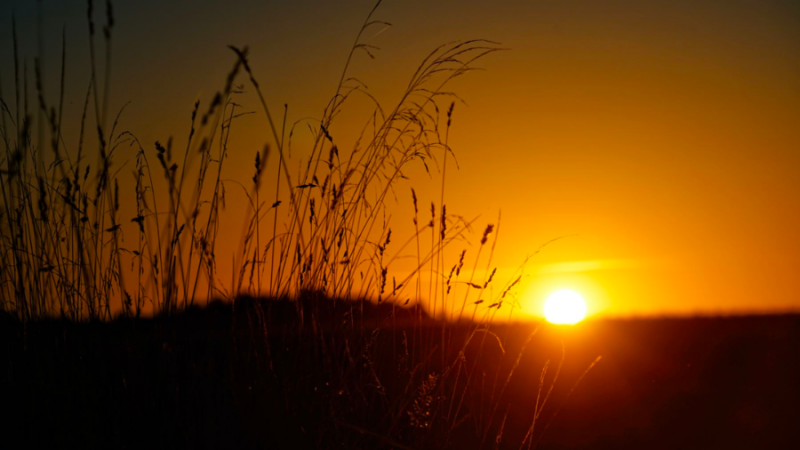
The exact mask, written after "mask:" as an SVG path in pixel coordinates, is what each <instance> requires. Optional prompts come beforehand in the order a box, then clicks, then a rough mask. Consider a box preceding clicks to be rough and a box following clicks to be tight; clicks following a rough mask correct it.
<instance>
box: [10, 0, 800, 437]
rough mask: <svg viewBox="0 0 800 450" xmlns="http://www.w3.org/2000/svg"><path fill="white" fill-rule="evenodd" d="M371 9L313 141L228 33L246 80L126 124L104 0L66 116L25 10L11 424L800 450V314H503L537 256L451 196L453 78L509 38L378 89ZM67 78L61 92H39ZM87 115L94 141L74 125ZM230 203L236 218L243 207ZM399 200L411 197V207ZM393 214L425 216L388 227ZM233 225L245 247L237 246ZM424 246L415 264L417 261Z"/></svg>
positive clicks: (17, 87) (514, 307) (14, 218)
mask: <svg viewBox="0 0 800 450" xmlns="http://www.w3.org/2000/svg"><path fill="white" fill-rule="evenodd" d="M378 6H379V5H376V7H375V9H373V10H372V11H370V12H369V14H368V15H367V17H366V18H365V20H364V22H363V25H362V26H361V28H360V29H359V30H356V36H355V41H354V44H353V46H352V48H351V49H350V52H349V56H348V58H347V60H346V61H345V62H344V69H343V71H342V73H341V76H340V78H339V84H338V87H337V88H336V89H335V91H334V92H332V95H331V97H330V100H329V101H327V103H326V106H325V108H324V109H323V110H322V111H321V113H320V116H319V117H318V118H317V119H315V121H313V122H312V124H311V125H310V126H309V130H310V131H311V133H312V135H313V139H312V143H311V146H310V148H308V149H304V150H303V152H298V151H297V149H295V150H296V151H295V154H294V155H295V157H294V159H293V158H292V156H291V155H292V153H291V150H292V142H293V141H292V139H293V136H295V131H296V130H297V129H299V128H301V127H306V125H307V124H306V123H305V122H303V123H300V122H298V123H294V124H293V123H288V122H287V120H288V119H287V117H288V116H289V115H288V112H287V107H286V106H284V107H283V108H275V106H274V105H270V104H269V102H268V101H267V98H268V97H267V96H266V95H265V92H268V91H269V87H268V86H264V85H262V84H260V83H259V81H258V80H259V77H258V76H259V74H257V73H255V71H254V69H253V67H252V66H251V64H250V60H249V53H248V49H247V48H237V47H233V46H232V47H230V50H231V52H230V60H228V61H221V62H220V63H221V64H222V63H224V64H229V65H230V70H229V72H228V76H227V77H226V79H224V80H220V85H221V87H220V89H219V90H217V91H215V93H214V94H213V95H212V96H210V98H203V99H202V100H198V101H197V102H196V103H195V104H194V105H189V108H188V110H189V111H190V112H187V117H186V119H187V123H188V124H190V125H189V126H188V127H187V129H186V130H178V131H176V134H175V136H179V137H177V138H174V139H173V138H172V137H170V138H168V139H166V140H163V141H161V142H153V143H147V142H142V141H141V140H140V139H139V138H138V137H137V133H136V130H130V131H129V130H127V129H126V127H125V121H124V106H123V107H121V108H119V109H117V110H112V107H113V106H112V104H111V103H112V102H111V101H110V98H111V94H110V93H111V90H112V88H116V89H117V90H120V91H124V88H125V86H115V85H114V83H113V77H112V72H113V71H112V63H111V62H112V60H113V59H112V54H113V52H112V48H113V45H112V44H113V43H114V35H115V34H114V33H115V28H114V16H113V10H112V8H111V4H110V2H105V3H103V4H98V5H96V4H94V2H92V1H89V2H88V11H87V12H88V14H87V17H86V20H87V34H88V36H89V49H88V50H89V55H90V67H89V71H88V72H89V73H91V78H90V79H88V80H81V81H80V84H81V85H82V86H85V87H84V88H81V89H86V90H85V97H84V98H83V108H82V113H81V115H80V117H67V116H66V114H65V113H64V92H65V89H66V88H67V87H66V86H65V83H66V77H65V73H66V71H67V68H68V67H69V65H70V58H69V57H70V55H69V54H67V52H66V46H63V47H62V49H63V50H62V52H61V54H60V55H59V56H60V59H58V60H57V61H48V63H49V64H47V66H46V67H48V68H57V70H58V73H42V72H41V67H42V64H41V61H40V59H39V58H40V57H41V55H39V57H37V58H34V59H33V60H27V59H25V58H20V56H19V51H18V44H19V43H18V41H17V28H16V27H17V25H16V22H15V19H14V17H9V18H8V21H9V22H10V25H11V30H12V35H13V45H14V61H13V62H11V63H12V64H13V73H14V75H15V77H14V80H13V85H12V86H11V89H10V90H9V89H8V86H7V85H3V84H2V83H0V108H1V109H0V119H1V120H0V126H1V127H2V128H1V129H0V131H2V133H1V135H0V138H2V144H0V145H2V147H3V148H2V155H0V195H2V206H1V207H0V349H1V350H0V351H2V356H0V358H2V361H3V365H4V367H3V375H2V378H0V379H1V380H2V388H0V389H2V390H0V394H1V395H2V398H3V399H4V400H5V401H4V402H3V409H4V410H5V411H6V412H7V413H10V416H11V418H10V419H8V420H4V421H2V422H0V423H1V425H0V427H2V428H0V443H13V444H16V445H12V446H11V447H20V448H21V447H40V448H42V447H55V448H65V447H79V448H109V447H127V448H139V447H148V448H149V447H159V448H160V447H179V448H183V447H200V448H343V449H344V448H346V449H354V448H364V449H372V448H387V449H389V448H392V449H409V448H413V449H426V448H430V449H439V448H470V449H490V448H491V449H497V448H509V449H520V450H522V449H532V448H625V447H627V448H678V447H679V448H737V447H740V448H756V447H757V446H758V445H759V444H764V445H767V446H768V447H771V448H792V445H793V444H796V443H797V437H795V436H794V435H793V434H792V433H790V432H788V431H787V430H788V428H789V427H791V426H792V423H794V422H796V420H795V419H796V418H797V413H794V412H792V408H793V404H794V403H795V402H794V400H796V399H797V398H798V393H797V387H796V385H795V383H794V381H793V380H795V379H796V378H795V376H800V369H799V368H798V365H797V363H796V358H794V357H795V356H796V355H795V353H796V351H795V350H793V348H792V347H791V345H787V342H796V341H797V337H798V336H797V333H798V331H799V330H800V326H799V325H798V322H797V318H796V317H793V316H787V317H766V318H763V317H762V318H747V319H724V320H723V319H693V320H683V321H681V320H655V319H653V320H641V321H630V322H624V321H620V322H614V321H605V322H603V321H598V322H592V323H587V324H583V325H581V326H579V327H575V328H570V327H558V326H551V325H546V324H539V323H533V322H530V323H525V322H514V321H512V320H511V319H512V316H513V314H514V312H515V311H518V310H519V304H518V303H517V301H516V298H517V294H518V292H517V291H518V289H519V288H520V280H521V279H522V275H523V271H524V267H525V262H526V261H522V262H521V265H520V267H519V269H518V271H517V272H516V273H514V274H513V275H512V276H511V277H510V278H509V279H500V278H499V276H498V277H496V276H495V275H496V270H497V269H496V261H494V255H495V246H496V245H497V236H498V234H499V231H500V223H499V222H492V223H485V222H481V221H480V220H479V219H464V218H463V217H461V216H460V215H458V212H454V211H450V210H448V208H447V204H446V201H445V200H446V197H445V185H446V181H447V173H448V170H450V171H452V170H453V167H454V163H455V156H456V153H455V151H454V149H452V148H451V147H450V146H449V145H448V141H449V133H450V130H451V124H452V123H453V121H455V120H458V116H457V113H458V107H457V105H458V103H459V101H460V99H459V98H458V96H457V95H456V94H455V93H453V92H451V91H450V90H449V89H450V84H451V82H452V81H453V80H454V79H455V78H457V77H460V76H462V75H467V74H469V72H471V71H472V70H474V69H475V63H476V62H478V61H481V60H483V59H484V58H485V57H487V56H488V55H490V54H493V53H495V52H497V51H499V50H502V49H503V47H502V46H501V45H500V44H498V43H495V42H491V41H486V40H468V41H458V42H451V43H447V44H444V45H442V46H440V47H438V48H435V49H432V50H431V51H430V53H429V54H426V55H421V58H420V63H419V65H418V66H417V67H416V68H412V69H414V70H413V74H412V76H411V78H410V80H409V81H408V84H407V86H406V88H405V91H404V93H403V94H402V95H401V96H400V98H399V99H398V100H397V101H396V102H395V103H393V104H390V105H388V106H387V105H383V104H380V103H379V102H378V101H377V99H375V98H374V97H373V96H372V95H371V94H370V91H369V90H368V89H367V87H366V85H365V84H364V83H362V82H361V81H360V80H359V79H358V75H357V74H355V73H351V70H350V67H351V62H352V59H353V58H354V57H357V56H363V54H367V55H369V56H372V54H373V53H374V51H375V48H374V47H373V46H372V44H370V41H369V39H368V38H367V36H369V35H370V34H372V33H373V32H374V31H376V30H378V29H381V28H383V27H387V26H389V24H388V23H387V22H384V21H383V20H380V19H379V18H378V17H377V11H378ZM3 20H5V19H3ZM113 56H114V58H124V57H125V55H116V54H113ZM52 77H58V79H59V80H60V90H59V91H58V92H56V93H53V92H49V94H50V95H45V92H44V89H43V88H42V86H43V81H42V80H43V79H44V78H52ZM2 81H6V80H2ZM87 88H88V89H87ZM356 96H362V97H364V96H365V97H366V98H368V99H370V101H371V102H373V106H372V107H371V110H370V111H369V114H368V116H369V120H368V121H367V122H366V123H363V124H360V127H361V128H360V129H361V133H360V136H359V137H358V139H356V140H355V141H354V142H341V141H340V140H338V138H337V136H339V134H338V133H337V131H338V129H337V127H338V126H339V123H338V122H337V118H338V117H340V116H339V114H340V113H341V111H342V110H343V108H344V106H345V105H349V104H350V103H349V102H351V101H352V99H353V98H354V97H356ZM165 101H167V100H165ZM243 104H244V105H245V106H243ZM253 104H254V105H255V106H253ZM253 109H254V110H253ZM252 115H254V116H255V117H257V118H258V120H259V121H261V123H262V127H263V130H266V134H267V135H269V141H268V142H267V143H265V145H264V146H263V148H262V149H261V150H260V151H257V152H253V157H252V161H253V163H252V166H251V167H249V169H248V172H247V173H242V172H241V171H240V170H233V169H232V168H230V167H227V166H226V161H228V158H227V157H228V155H229V154H230V152H232V151H233V148H232V146H233V145H232V144H231V142H232V141H231V136H233V135H235V133H236V131H237V125H238V121H239V120H240V119H241V118H242V117H243V116H252ZM69 121H74V122H76V123H77V124H78V126H79V130H80V133H79V140H78V141H77V142H65V140H64V136H63V134H62V128H63V127H64V126H65V125H64V124H65V123H67V122H69ZM298 154H301V155H303V156H302V157H298V156H297V155H298ZM125 161H128V162H130V164H129V165H128V166H126V165H125ZM268 163H270V166H269V167H271V168H273V169H272V170H270V171H268V170H267V167H268ZM423 169H424V171H425V172H426V173H427V174H428V175H430V177H432V178H433V179H435V180H436V181H437V182H439V183H440V189H441V190H440V191H438V192H434V193H433V194H431V193H430V192H426V193H425V195H427V196H428V197H431V196H432V197H433V198H434V200H433V201H430V199H424V198H423V194H422V193H421V192H417V191H415V190H414V189H413V188H412V189H409V190H408V191H406V190H405V189H403V190H401V189H399V187H398V185H399V180H406V179H407V178H408V175H407V174H409V173H412V172H415V171H417V172H418V171H419V170H423ZM411 181H412V182H413V180H411ZM267 186H269V189H266V187H267ZM266 191H269V192H270V195H267V194H265V192H266ZM234 196H241V198H244V199H245V202H244V204H245V205H246V208H247V211H246V219H245V221H244V222H243V223H228V222H227V221H226V220H229V216H230V214H227V212H226V207H227V203H229V202H231V199H232V198H233V197H234ZM394 198H404V199H405V202H407V203H406V204H407V205H408V207H407V208H406V211H405V212H403V213H402V214H401V215H400V216H398V214H397V211H396V210H394V209H391V208H390V206H389V203H390V199H394ZM401 204H404V203H401ZM392 213H394V216H393V215H392ZM398 221H404V222H405V223H407V224H408V223H413V226H414V232H413V233H412V234H411V235H408V236H402V235H399V233H396V234H393V233H392V225H393V224H396V223H397V222H398ZM396 229H397V228H396ZM231 230H237V231H236V232H237V233H240V234H238V235H237V236H236V240H237V241H238V247H237V248H236V249H235V253H234V255H235V256H234V258H233V260H232V261H228V260H227V259H228V257H229V256H228V255H230V254H231V249H230V248H227V247H226V248H221V247H222V246H221V245H220V244H219V242H220V241H222V239H221V233H222V234H231V233H232V232H231ZM123 236H124V239H123ZM409 255H411V256H410V257H411V259H412V260H413V261H414V263H413V264H411V266H412V267H413V268H412V269H410V270H405V269H402V270H401V269H400V267H401V265H400V264H398V261H399V260H400V259H401V258H404V257H407V256H409ZM221 267H225V270H222V269H221ZM402 267H407V265H406V266H402ZM763 349H767V350H769V352H772V353H769V352H768V353H763V352H762V350H763ZM764 354H769V355H770V356H769V358H767V357H763V355H764ZM600 355H603V359H602V361H601V358H600ZM776 361H777V362H776ZM770 364H771V365H772V366H770ZM775 364H777V365H778V366H775ZM691 367H694V368H699V371H695V370H694V369H691ZM715 386H716V387H715ZM720 386H721V387H720ZM787 445H788V446H787ZM0 446H3V445H0Z"/></svg>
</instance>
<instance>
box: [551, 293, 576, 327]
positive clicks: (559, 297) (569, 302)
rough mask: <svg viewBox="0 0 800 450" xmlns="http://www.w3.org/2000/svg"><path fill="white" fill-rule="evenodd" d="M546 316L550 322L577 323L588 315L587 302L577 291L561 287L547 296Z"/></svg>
mask: <svg viewBox="0 0 800 450" xmlns="http://www.w3.org/2000/svg"><path fill="white" fill-rule="evenodd" d="M544 317H545V318H546V319H547V321H548V322H550V323H556V324H566V325H572V324H576V323H578V322H580V321H581V320H583V319H584V317H586V302H585V301H584V300H583V297H581V295H580V294H578V293H577V292H575V291H572V290H569V289H560V290H558V291H555V292H553V293H552V294H550V296H549V297H547V301H545V303H544Z"/></svg>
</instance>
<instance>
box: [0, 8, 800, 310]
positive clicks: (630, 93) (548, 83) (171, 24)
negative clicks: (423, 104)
mask: <svg viewBox="0 0 800 450" xmlns="http://www.w3.org/2000/svg"><path fill="white" fill-rule="evenodd" d="M44 5H45V9H44V25H45V29H46V30H47V31H46V33H45V34H44V43H43V46H42V48H43V50H44V56H45V59H44V61H45V72H46V73H49V74H50V75H49V76H48V80H47V84H46V86H45V90H46V92H56V91H57V86H58V84H57V83H58V71H57V70H53V69H54V68H55V67H57V65H58V63H59V54H60V33H61V27H62V26H65V27H66V28H65V29H66V39H67V55H68V56H67V58H68V63H67V84H68V86H69V90H68V91H67V95H66V100H67V111H68V113H71V114H72V115H73V117H79V116H80V109H81V107H82V104H83V95H85V89H86V86H87V85H88V82H89V73H88V70H87V65H86V59H87V54H88V50H87V46H86V42H87V32H86V23H85V4H83V3H82V2H54V1H51V2H48V1H45V2H44ZM372 5H373V3H372V2H371V1H346V2H326V1H274V2H256V1H241V0H237V1H226V2H212V1H171V2H160V1H149V0H148V1H136V2H132V1H129V2H116V3H115V5H114V8H115V16H116V22H117V23H116V28H115V35H114V39H115V40H114V59H113V76H112V91H113V95H112V102H111V109H112V110H113V111H116V110H117V109H119V107H120V106H122V104H124V103H125V102H127V101H131V102H132V103H131V104H130V106H128V108H127V110H126V113H125V115H124V116H123V128H124V129H129V130H131V131H134V132H135V133H136V134H137V135H138V136H139V138H140V140H141V141H142V142H143V143H144V144H145V146H146V147H147V146H148V145H149V146H150V147H149V148H150V149H152V148H153V147H152V146H153V143H154V141H155V140H162V141H164V140H166V138H167V137H168V136H170V135H174V136H175V137H176V139H185V135H186V133H187V132H188V124H189V115H190V112H191V108H192V104H193V102H194V101H195V100H196V99H198V98H199V99H202V100H204V101H206V102H207V101H208V100H209V99H210V97H211V95H213V93H214V92H215V90H217V89H219V87H220V86H221V85H222V83H223V81H224V77H225V75H226V73H227V71H228V70H229V69H230V67H231V64H232V62H233V61H234V59H233V55H232V53H231V52H230V51H229V50H228V49H227V45H228V44H234V45H238V46H242V45H249V46H250V48H251V61H252V65H253V68H254V71H255V72H256V74H257V75H258V76H259V78H260V79H261V84H262V85H263V86H266V92H267V97H268V100H269V101H270V103H271V106H272V108H273V110H275V111H280V108H281V105H283V104H284V103H288V104H289V118H288V121H289V123H291V122H294V121H295V120H297V119H300V118H303V117H309V116H310V117H319V116H320V115H321V112H322V109H323V108H324V106H325V104H326V103H327V100H328V99H329V98H330V96H331V95H332V94H333V92H334V91H335V88H336V84H337V82H338V80H339V76H340V73H341V70H342V67H343V64H344V61H345V58H346V56H347V54H348V52H349V48H350V46H351V45H352V41H353V39H354V37H355V34H356V32H357V31H358V28H359V27H360V24H361V22H362V21H363V20H364V17H365V15H366V14H367V13H368V12H369V10H370V9H371V7H372ZM98 8H102V6H98ZM12 10H14V11H15V14H16V17H17V24H18V29H19V40H20V48H21V53H22V54H23V55H24V56H25V57H27V58H28V60H29V65H31V66H32V62H31V61H32V58H33V56H34V55H36V52H37V47H36V42H37V38H36V36H37V35H36V8H35V2H28V1H11V2H8V1H5V2H3V4H2V7H1V8H0V11H1V14H2V22H3V25H2V26H0V61H2V63H0V75H1V76H2V83H3V86H2V87H3V93H4V95H6V96H9V92H11V86H12V83H11V82H10V81H9V80H13V56H12V42H11V30H10V27H9V26H7V24H10V16H11V14H10V13H11V11H12ZM376 17H377V18H378V19H381V20H386V21H388V22H391V23H392V24H393V27H392V28H390V29H388V30H386V31H384V32H383V33H380V34H378V35H377V36H374V37H371V38H370V40H369V42H370V43H372V44H374V45H377V46H379V47H380V48H381V50H380V51H379V52H378V53H377V58H376V59H374V60H372V59H370V58H368V57H367V56H366V55H363V54H360V55H359V56H358V57H357V58H356V60H355V62H354V65H353V68H352V70H353V71H354V73H355V74H357V76H358V77H359V78H360V79H361V80H362V81H363V82H364V83H365V84H367V85H368V86H369V88H370V92H371V93H372V94H373V95H375V96H376V97H377V98H378V99H379V100H381V101H382V102H386V103H387V104H390V103H391V102H392V100H393V99H396V98H397V96H398V95H399V94H400V93H401V92H402V90H403V89H404V88H405V85H406V83H407V81H408V79H409V77H410V76H411V74H412V73H413V71H414V69H415V68H416V67H417V65H418V64H419V63H420V61H421V60H422V58H423V57H424V56H425V55H426V54H427V53H428V52H429V51H430V50H431V49H433V48H434V47H435V46H437V45H439V44H442V43H444V42H448V41H453V40H456V39H469V38H487V39H491V40H494V41H498V42H501V43H502V44H503V46H504V47H507V48H508V49H510V50H509V51H505V52H501V53H497V54H494V55H491V56H490V57H489V58H487V59H485V60H483V61H482V62H481V63H480V64H479V65H480V67H482V68H485V69H487V70H485V71H480V72H475V73H472V74H470V75H468V76H466V77H464V78H463V79H459V80H458V81H457V82H456V83H454V85H453V86H452V90H454V91H456V92H457V93H458V94H459V95H460V96H461V97H462V98H463V99H464V100H465V101H466V103H467V105H463V104H458V105H457V106H456V109H455V113H454V120H453V128H452V131H451V134H450V143H451V146H452V147H453V148H454V150H455V152H456V156H457V158H458V164H459V167H460V170H458V171H457V172H456V171H452V172H451V171H448V175H447V178H448V183H447V187H446V203H447V208H448V211H451V212H454V213H457V214H460V215H463V216H467V217H472V216H474V215H477V214H481V219H480V220H479V222H480V223H486V222H495V221H496V217H497V215H498V212H499V211H502V222H501V226H500V233H499V239H500V240H499V242H498V246H497V253H496V256H495V260H496V261H497V262H498V265H499V267H500V269H501V270H500V273H501V274H509V273H510V271H511V270H513V269H514V268H515V267H516V266H517V265H518V264H519V263H521V262H522V260H523V259H524V258H525V256H526V255H527V254H529V253H531V252H533V251H535V250H536V249H537V248H538V247H539V246H540V245H541V244H543V243H545V242H547V241H549V240H550V239H553V238H556V237H560V236H568V237H566V238H564V239H560V240H558V241H556V242H553V243H552V244H550V245H548V246H547V247H546V248H544V249H543V250H542V252H541V253H539V254H537V255H536V256H535V257H534V258H533V259H532V260H531V263H530V264H529V266H528V270H527V272H528V273H529V275H530V276H529V277H527V278H526V283H527V288H526V289H527V294H526V296H525V297H524V298H523V299H522V301H523V303H524V304H526V305H527V308H528V309H529V310H530V311H532V312H537V311H538V308H539V305H540V304H541V302H542V300H543V299H544V296H546V294H547V293H548V292H549V291H551V290H554V289H557V288H574V289H576V290H578V291H580V292H582V293H583V294H584V296H585V297H586V298H587V300H588V303H589V309H590V312H591V313H601V314H606V315H629V314H653V313H669V314H688V313H696V312H702V313H731V312H745V311H748V312H749V311H783V310H797V309H800V276H798V275H799V274H798V272H800V3H797V2H794V1H755V0H753V1H660V0H659V1H648V2H641V1H634V0H629V1H596V0H595V1H591V0H586V1H506V0H499V1H491V2H489V1H388V2H385V4H383V5H381V7H380V9H379V10H378V13H377V16H376ZM374 31H378V30H374ZM31 72H32V70H31ZM31 83H32V82H31ZM360 105H361V107H362V108H361V109H359V108H358V106H359V103H356V105H355V106H353V107H352V108H350V109H348V110H346V111H345V113H344V114H343V116H342V117H341V118H340V119H337V120H338V121H339V122H338V123H339V124H340V128H339V129H336V128H334V129H332V130H331V131H332V133H338V136H343V140H344V141H347V139H345V138H347V137H352V136H354V133H355V131H353V129H355V130H356V131H357V130H358V129H359V128H360V126H361V125H362V124H363V123H364V120H365V117H367V116H368V115H369V110H368V108H367V107H368V103H366V101H365V102H363V103H361V104H360ZM245 106H249V107H250V108H251V109H257V108H256V106H257V105H256V103H255V101H254V99H252V98H251V99H250V104H249V105H247V104H246V105H245ZM365 108H366V109H365ZM365 111H366V113H365ZM241 123H242V127H241V131H240V132H239V133H238V134H236V135H235V139H234V143H233V144H234V146H235V147H236V148H237V149H243V150H242V151H240V152H239V151H237V150H234V151H233V152H232V156H231V161H232V163H231V164H230V165H231V167H234V168H237V167H239V168H241V171H244V172H245V173H247V174H249V173H250V171H251V165H252V155H253V153H254V151H255V150H257V149H260V148H261V147H262V146H263V144H264V142H267V141H268V134H267V133H266V131H265V129H264V127H263V126H262V125H263V118H259V117H253V118H248V119H246V120H243V121H242V122H241ZM76 125H77V123H73V124H71V126H70V125H69V124H68V126H67V128H66V129H65V132H64V134H65V140H66V141H67V142H75V141H76V139H77V131H76V130H77V128H76ZM302 139H303V138H302V137H298V138H297V145H296V148H297V153H296V154H295V155H294V156H295V157H296V158H300V157H302V143H303V141H302ZM351 141H352V140H351ZM293 145H294V144H293ZM270 163H271V165H270V166H269V167H270V169H268V173H273V171H272V169H271V168H272V167H273V165H274V164H275V161H274V160H271V161H270ZM235 172H236V169H234V170H233V172H232V176H233V175H235ZM413 175H414V178H412V183H406V184H405V185H402V186H399V187H398V190H397V191H398V196H399V197H402V198H400V200H399V203H398V205H397V210H398V211H407V210H408V208H410V206H409V205H410V202H409V199H408V198H405V197H408V194H407V193H408V190H409V186H411V185H413V186H415V187H416V188H417V190H418V192H419V193H420V194H421V197H422V198H423V199H427V202H429V201H430V200H431V199H437V200H438V195H439V185H438V176H435V177H434V179H431V180H429V179H427V178H426V175H425V173H424V171H419V173H415V174H413ZM248 176H250V175H248ZM404 196H405V197H404ZM423 203H425V201H423ZM402 214H405V213H401V212H398V213H397V218H395V219H394V220H396V221H398V224H397V225H396V227H397V230H398V233H400V232H403V231H404V232H405V233H408V232H409V231H410V230H411V229H412V226H411V221H410V219H407V218H408V217H410V216H408V215H405V216H403V215H402ZM234 216H235V214H234ZM406 219H407V220H406ZM232 220H234V222H235V219H232ZM403 220H405V222H407V223H404V222H403ZM404 227H405V228H404ZM478 228H481V229H482V227H478Z"/></svg>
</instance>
